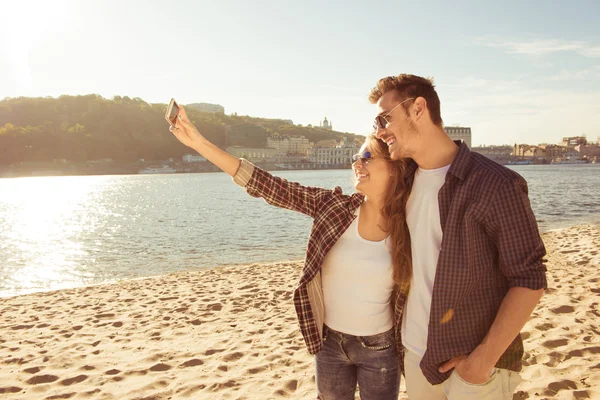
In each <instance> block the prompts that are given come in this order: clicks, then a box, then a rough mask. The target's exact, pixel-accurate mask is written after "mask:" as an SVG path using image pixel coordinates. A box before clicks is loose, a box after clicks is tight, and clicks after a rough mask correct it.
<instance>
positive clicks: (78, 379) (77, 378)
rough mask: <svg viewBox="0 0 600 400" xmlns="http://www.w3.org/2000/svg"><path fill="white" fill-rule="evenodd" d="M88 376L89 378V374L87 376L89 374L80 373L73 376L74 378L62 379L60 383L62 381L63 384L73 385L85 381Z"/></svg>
mask: <svg viewBox="0 0 600 400" xmlns="http://www.w3.org/2000/svg"><path fill="white" fill-rule="evenodd" d="M87 378H88V376H87V375H78V376H75V377H73V378H69V379H64V380H62V381H60V382H59V383H60V384H61V385H63V386H71V385H73V384H75V383H80V382H83V381H85V380H86V379H87Z"/></svg>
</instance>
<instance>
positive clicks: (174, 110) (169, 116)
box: [165, 99, 179, 128]
mask: <svg viewBox="0 0 600 400" xmlns="http://www.w3.org/2000/svg"><path fill="white" fill-rule="evenodd" d="M177 118H179V105H178V104H177V102H176V101H175V99H171V102H170V103H169V107H167V112H166V114H165V119H166V120H167V122H168V123H169V125H171V126H172V127H173V128H175V124H176V123H177Z"/></svg>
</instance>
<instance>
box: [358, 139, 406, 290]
mask: <svg viewBox="0 0 600 400" xmlns="http://www.w3.org/2000/svg"><path fill="white" fill-rule="evenodd" d="M366 143H367V146H368V148H369V150H370V151H371V153H372V154H373V157H381V158H385V159H387V160H388V162H389V163H390V165H391V166H392V172H391V175H392V177H391V181H390V186H389V187H388V190H387V192H386V194H385V200H384V203H383V209H382V214H383V217H384V218H385V220H386V221H387V222H388V224H387V227H383V228H385V230H387V231H388V232H389V234H390V240H391V252H392V263H393V271H394V275H393V276H394V282H395V283H396V286H397V288H398V289H399V290H400V291H402V292H405V293H406V292H407V291H408V288H409V283H410V279H411V277H412V258H411V249H410V235H409V232H408V226H407V225H406V202H407V201H408V196H409V194H410V191H409V190H408V188H407V184H406V167H407V162H406V160H404V159H400V160H392V159H391V157H390V152H389V150H388V146H387V144H385V143H384V142H383V141H382V140H380V139H377V137H376V136H375V135H374V134H371V135H369V136H367V139H366Z"/></svg>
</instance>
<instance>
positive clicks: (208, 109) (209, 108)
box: [186, 103, 225, 114]
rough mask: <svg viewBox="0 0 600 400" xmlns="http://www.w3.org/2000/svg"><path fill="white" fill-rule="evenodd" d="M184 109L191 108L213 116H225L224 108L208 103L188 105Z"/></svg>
mask: <svg viewBox="0 0 600 400" xmlns="http://www.w3.org/2000/svg"><path fill="white" fill-rule="evenodd" d="M186 107H188V108H193V109H195V110H198V111H200V112H205V113H213V114H225V107H223V106H221V105H219V104H210V103H193V104H188V105H187V106H186Z"/></svg>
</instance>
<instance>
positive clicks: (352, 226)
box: [171, 74, 546, 400]
mask: <svg viewBox="0 0 600 400" xmlns="http://www.w3.org/2000/svg"><path fill="white" fill-rule="evenodd" d="M369 99H370V101H371V102H372V103H374V104H376V105H377V108H378V115H377V117H376V118H375V124H374V128H375V133H374V134H373V135H370V136H368V137H367V138H366V141H365V143H364V144H363V145H362V147H361V149H360V153H359V154H357V155H355V156H354V157H353V164H352V169H353V172H354V174H355V177H356V179H355V188H356V190H357V192H358V193H354V194H351V195H344V194H342V191H341V189H340V188H335V189H334V190H326V189H320V188H315V187H306V186H302V185H300V184H298V183H292V182H288V181H286V180H285V179H282V178H278V177H275V176H272V175H271V174H269V173H268V172H266V171H263V170H261V169H259V168H257V167H256V166H254V165H253V164H252V163H250V162H248V161H246V160H243V159H242V160H239V159H237V158H235V157H233V156H231V155H230V154H228V153H226V152H224V151H222V150H221V149H219V148H218V147H216V146H215V145H213V144H212V143H210V142H208V141H207V140H206V139H205V138H204V137H203V136H202V135H201V134H200V133H199V132H198V130H197V129H196V128H195V127H194V125H192V124H191V122H190V121H189V119H188V118H187V116H186V113H185V110H183V108H182V109H181V113H180V116H179V120H178V122H177V125H176V127H175V128H171V131H172V132H173V134H174V135H175V136H176V137H177V139H179V140H180V141H181V142H182V143H183V144H185V145H187V146H189V147H191V148H193V149H194V150H196V151H198V152H199V153H200V154H202V155H203V156H204V157H206V158H207V159H208V160H209V161H211V162H212V163H214V164H215V165H217V166H218V167H219V168H221V169H222V170H223V171H225V172H227V173H228V174H229V175H231V176H232V177H233V180H234V182H235V183H237V184H238V185H240V186H243V187H244V188H245V189H246V191H247V192H248V193H249V194H250V195H251V196H254V197H262V198H263V199H265V201H266V202H267V203H269V204H272V205H275V206H278V207H283V208H287V209H290V210H295V211H300V212H302V213H304V214H307V215H308V216H310V217H311V218H313V220H314V223H313V228H312V232H311V235H310V239H309V242H308V249H307V251H306V260H305V265H304V269H303V273H302V275H301V277H300V281H299V284H298V286H297V288H296V290H295V292H294V304H295V307H296V313H297V315H298V320H299V323H300V330H301V331H302V335H303V336H304V340H305V342H306V346H307V348H308V351H309V352H310V353H311V354H314V355H315V362H316V382H317V390H318V398H319V399H326V400H329V399H354V393H355V391H356V385H357V383H358V386H359V390H360V396H361V399H364V400H385V399H397V398H398V391H399V385H400V374H403V375H404V376H405V379H406V388H407V392H408V396H409V398H410V399H411V400H421V399H424V400H437V399H450V400H453V399H461V400H462V399H478V400H481V399H512V395H513V392H514V391H515V388H516V386H517V385H518V383H519V382H520V376H519V373H518V371H519V370H520V369H521V358H522V356H523V342H522V340H521V337H520V335H519V332H520V330H521V329H522V328H523V326H524V324H525V323H526V321H527V320H528V318H529V316H530V314H531V312H532V311H533V309H534V308H535V306H536V304H537V303H538V301H539V299H540V298H541V296H542V294H543V291H544V289H545V288H546V277H545V271H546V268H545V266H544V261H545V260H543V257H544V255H545V254H546V251H545V248H544V245H543V243H542V240H541V238H540V235H539V232H538V228H537V224H536V219H535V217H534V215H533V212H532V210H531V207H530V204H529V200H528V196H527V184H526V182H525V181H524V180H523V178H522V177H521V176H519V175H518V174H517V173H515V172H513V171H512V170H510V169H507V168H505V167H503V166H501V165H499V164H496V163H494V162H493V161H490V160H489V159H487V158H485V157H483V156H481V155H479V154H476V153H472V152H471V151H470V150H469V148H468V147H467V146H466V145H465V144H464V143H455V142H454V141H452V140H451V139H450V138H449V137H448V136H447V135H446V133H445V131H444V129H443V124H442V118H441V115H440V101H439V98H438V95H437V93H436V91H435V88H434V85H433V81H432V80H430V79H425V78H421V77H418V76H414V75H407V74H402V75H399V76H392V77H386V78H383V79H381V80H379V82H378V83H377V85H376V87H375V88H373V89H372V91H371V93H370V96H369Z"/></svg>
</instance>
